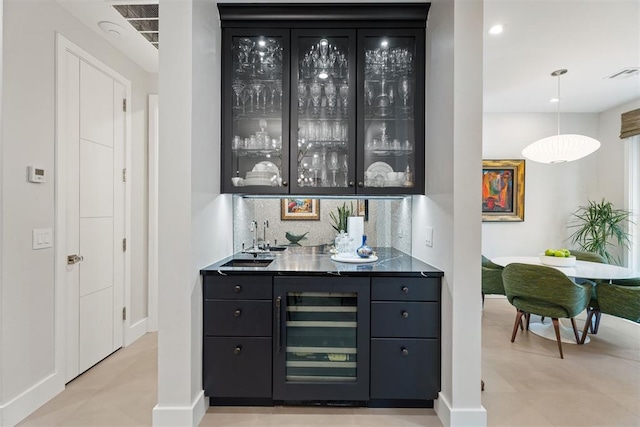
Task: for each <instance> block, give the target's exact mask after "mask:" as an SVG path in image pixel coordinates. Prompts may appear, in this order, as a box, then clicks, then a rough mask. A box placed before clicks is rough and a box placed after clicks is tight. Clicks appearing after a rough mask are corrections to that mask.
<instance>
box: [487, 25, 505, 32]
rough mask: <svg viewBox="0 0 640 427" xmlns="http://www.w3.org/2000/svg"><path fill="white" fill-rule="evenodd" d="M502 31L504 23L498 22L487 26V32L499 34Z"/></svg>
mask: <svg viewBox="0 0 640 427" xmlns="http://www.w3.org/2000/svg"><path fill="white" fill-rule="evenodd" d="M503 31H504V25H502V24H498V25H494V26H493V27H491V28H489V34H493V35H496V34H501V33H502V32H503Z"/></svg>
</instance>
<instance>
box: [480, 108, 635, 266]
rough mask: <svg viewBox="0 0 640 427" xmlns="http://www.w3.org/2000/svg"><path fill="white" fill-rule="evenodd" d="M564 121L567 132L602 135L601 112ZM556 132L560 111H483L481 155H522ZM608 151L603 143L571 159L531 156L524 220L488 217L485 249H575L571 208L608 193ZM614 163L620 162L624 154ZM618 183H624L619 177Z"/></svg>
mask: <svg viewBox="0 0 640 427" xmlns="http://www.w3.org/2000/svg"><path fill="white" fill-rule="evenodd" d="M560 126H561V132H562V133H577V134H582V135H587V136H590V137H592V138H598V137H599V134H598V115H597V114H561V116H560ZM556 133H557V115H556V114H533V113H531V114H507V113H504V114H501V113H487V114H484V129H483V145H482V157H483V159H522V158H523V157H522V154H521V152H522V149H523V148H524V147H526V146H527V145H529V144H530V143H532V142H533V141H536V140H538V139H540V138H543V137H546V136H550V135H554V134H556ZM607 150H608V148H607V147H606V145H605V144H603V146H602V148H601V149H600V150H598V151H596V152H595V153H594V154H592V155H590V156H587V157H584V158H582V159H580V160H577V161H574V162H569V163H556V164H543V163H537V162H532V161H529V160H526V161H525V185H524V187H525V190H524V197H525V202H524V207H525V212H524V222H483V223H482V253H483V254H484V255H485V256H487V257H490V258H491V257H496V256H505V255H536V254H538V253H540V252H543V251H544V250H545V249H546V248H564V247H566V248H570V247H571V245H570V243H569V241H568V240H567V239H568V237H569V235H570V234H571V232H572V231H571V229H569V228H567V225H568V224H569V221H570V217H571V213H572V212H574V211H575V210H576V209H577V208H578V206H580V205H584V204H586V202H587V200H588V199H589V198H592V199H593V198H596V199H597V200H599V199H600V198H601V197H607V198H608V195H606V194H600V192H599V191H598V182H599V177H600V174H599V173H598V162H599V158H600V156H603V155H605V154H606V152H607ZM613 164H617V165H619V166H620V167H621V165H622V163H621V159H618V160H617V162H616V163H613ZM620 167H619V168H620ZM619 168H618V169H619ZM612 169H616V168H612ZM616 174H617V173H616ZM617 185H620V186H621V185H622V183H621V181H620V180H618V181H617ZM620 193H622V190H620Z"/></svg>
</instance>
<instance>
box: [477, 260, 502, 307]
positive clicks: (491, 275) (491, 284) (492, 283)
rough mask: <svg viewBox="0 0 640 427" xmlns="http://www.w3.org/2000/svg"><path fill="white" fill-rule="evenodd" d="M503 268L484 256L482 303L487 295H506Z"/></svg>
mask: <svg viewBox="0 0 640 427" xmlns="http://www.w3.org/2000/svg"><path fill="white" fill-rule="evenodd" d="M502 268H503V267H501V266H499V265H498V264H494V263H492V262H491V261H489V259H488V258H487V257H485V256H484V255H482V303H483V304H484V296H485V295H493V294H497V295H504V285H503V284H502Z"/></svg>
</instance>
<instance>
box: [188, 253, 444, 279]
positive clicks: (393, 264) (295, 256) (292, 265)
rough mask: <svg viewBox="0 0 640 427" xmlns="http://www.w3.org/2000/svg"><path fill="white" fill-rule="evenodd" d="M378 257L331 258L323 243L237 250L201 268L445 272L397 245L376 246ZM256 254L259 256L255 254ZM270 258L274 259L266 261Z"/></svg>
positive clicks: (213, 271) (211, 271) (217, 271)
mask: <svg viewBox="0 0 640 427" xmlns="http://www.w3.org/2000/svg"><path fill="white" fill-rule="evenodd" d="M373 249H374V251H375V255H376V256H377V257H378V259H377V260H376V261H375V262H364V263H345V262H338V261H334V260H332V259H331V255H332V254H331V253H330V252H329V250H327V249H325V247H323V246H319V247H308V246H307V247H304V246H298V247H293V246H291V247H288V248H287V249H286V250H284V251H273V252H265V253H259V254H250V253H237V254H234V255H232V256H229V257H227V258H224V259H222V260H220V261H218V262H216V263H214V264H211V265H210V266H208V267H205V268H203V269H201V270H200V274H202V275H203V276H208V275H233V274H245V275H246V274H252V275H259V274H264V275H272V276H273V275H278V276H281V275H314V276H317V275H319V276H336V275H338V276H387V277H388V276H415V277H442V276H443V275H444V273H443V272H442V271H441V270H439V269H437V268H435V267H433V266H431V265H429V264H427V263H425V262H422V261H420V260H419V259H417V258H414V257H412V256H411V255H408V254H406V253H404V252H402V251H399V250H397V249H395V248H388V247H380V248H373ZM254 255H255V256H254ZM268 260H273V261H272V262H271V263H270V264H268V265H264V264H266V262H268ZM232 261H236V262H238V261H240V263H242V262H243V261H249V262H251V261H257V262H258V263H259V262H260V261H265V263H259V264H258V266H251V267H247V266H241V267H238V266H235V267H234V266H224V264H227V263H230V262H232Z"/></svg>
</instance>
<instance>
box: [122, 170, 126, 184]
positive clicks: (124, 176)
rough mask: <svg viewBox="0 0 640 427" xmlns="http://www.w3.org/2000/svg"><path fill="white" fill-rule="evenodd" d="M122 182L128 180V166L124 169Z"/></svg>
mask: <svg viewBox="0 0 640 427" xmlns="http://www.w3.org/2000/svg"><path fill="white" fill-rule="evenodd" d="M122 182H127V168H124V169H122Z"/></svg>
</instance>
